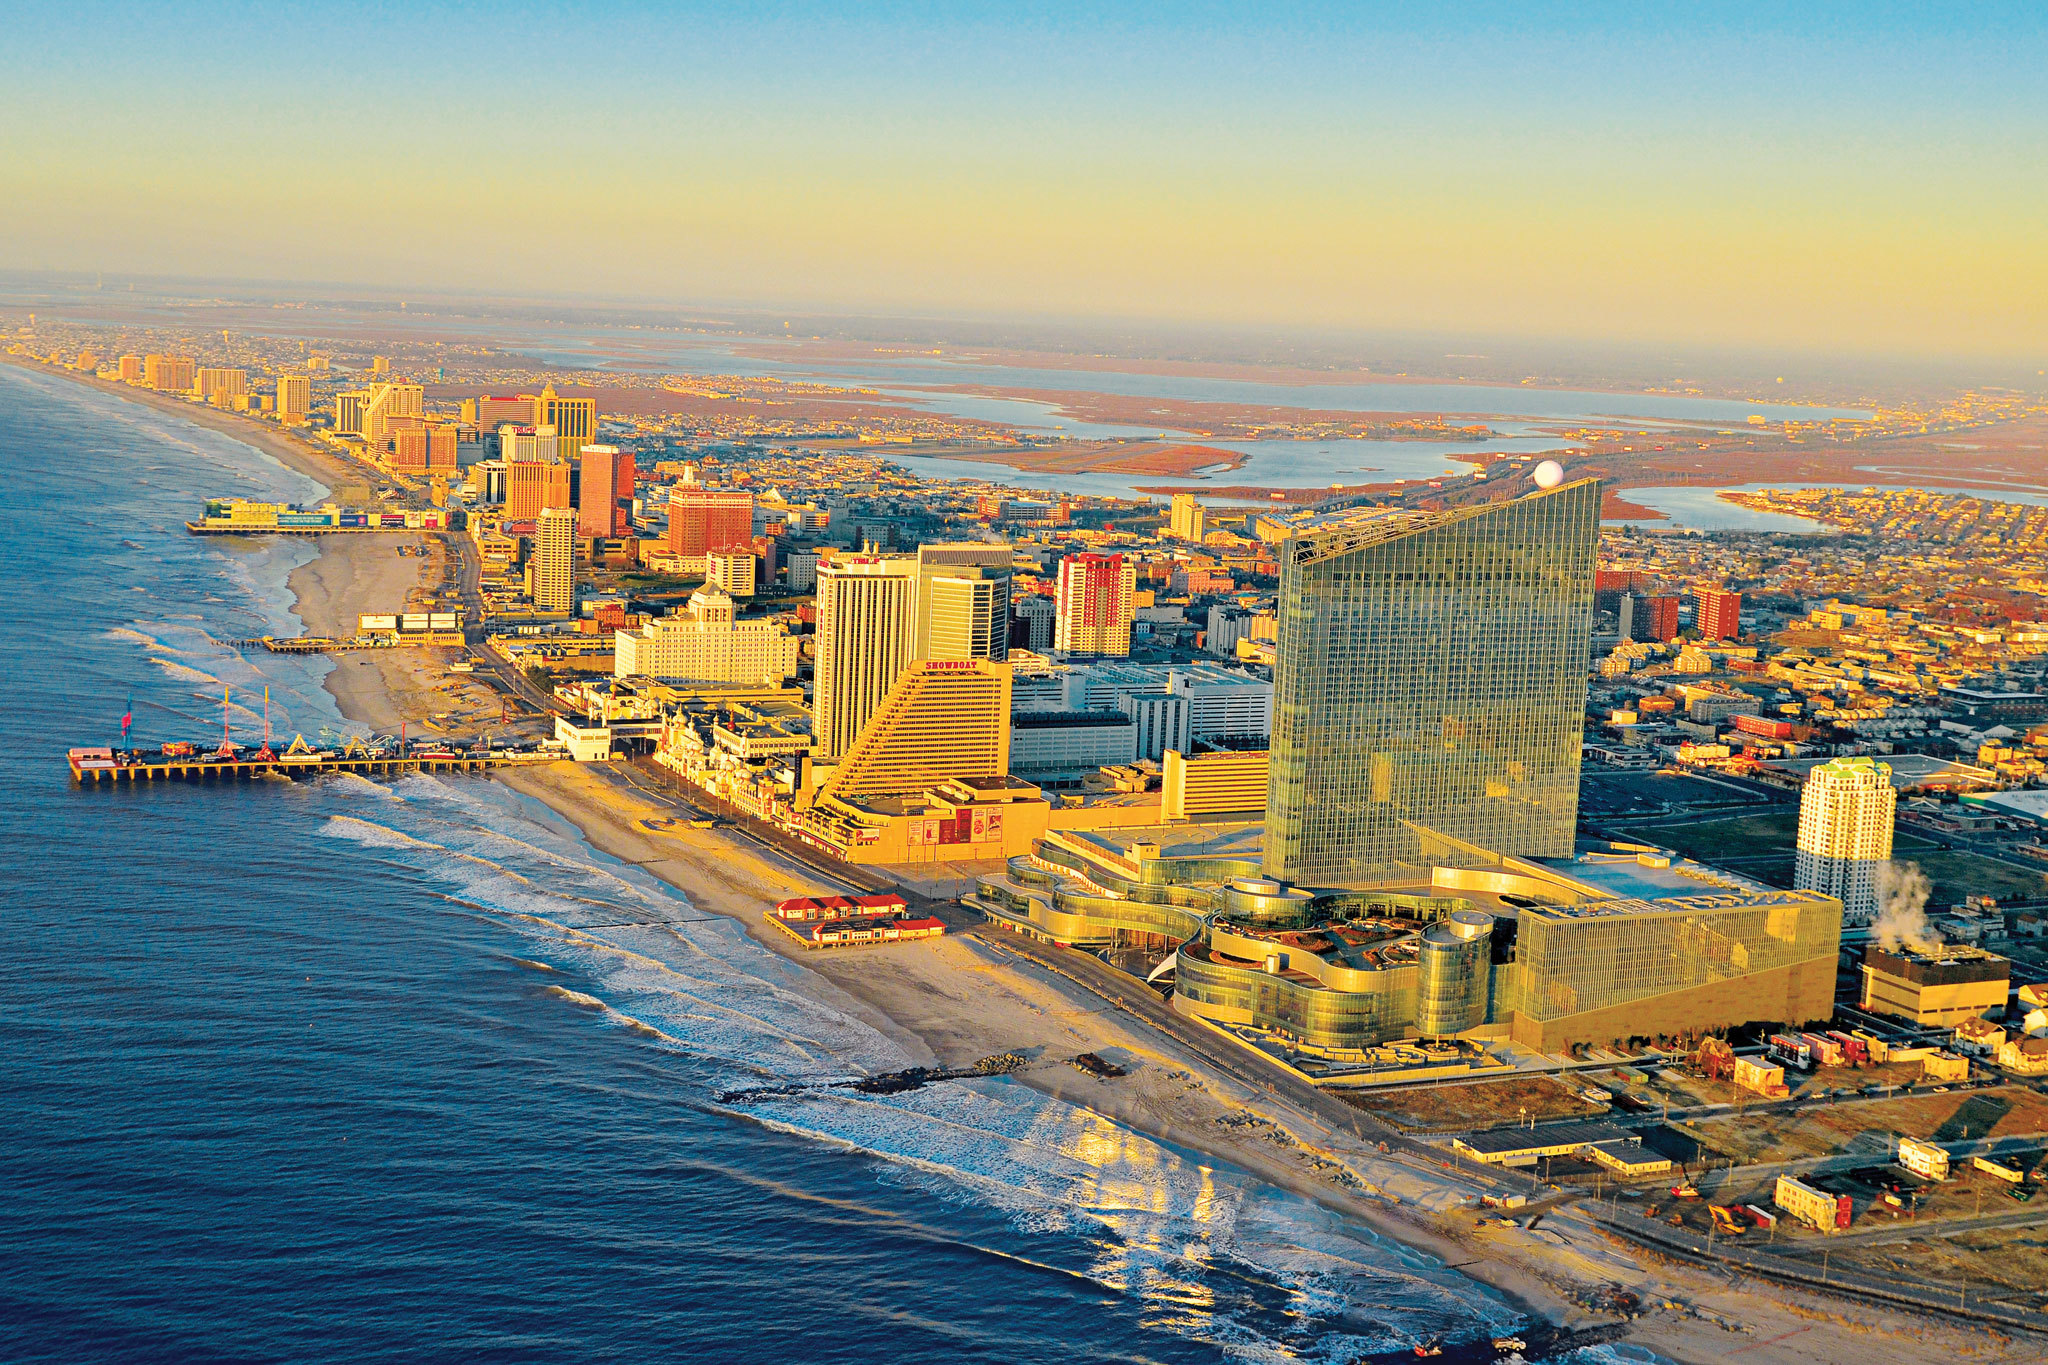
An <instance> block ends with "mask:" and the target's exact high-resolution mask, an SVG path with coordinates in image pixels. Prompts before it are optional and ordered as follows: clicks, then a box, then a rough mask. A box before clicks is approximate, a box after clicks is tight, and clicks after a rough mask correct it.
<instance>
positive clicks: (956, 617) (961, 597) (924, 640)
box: [911, 544, 1016, 660]
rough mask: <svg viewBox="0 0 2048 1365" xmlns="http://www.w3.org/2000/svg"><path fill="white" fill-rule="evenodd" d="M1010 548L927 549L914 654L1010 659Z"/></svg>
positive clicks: (921, 564)
mask: <svg viewBox="0 0 2048 1365" xmlns="http://www.w3.org/2000/svg"><path fill="white" fill-rule="evenodd" d="M1015 558H1016V555H1015V552H1014V551H1013V550H1012V549H1011V548H1010V547H1009V546H1008V545H984V544H964V545H921V546H919V547H918V551H917V607H916V611H917V619H916V623H915V637H914V639H913V641H912V644H911V652H912V654H913V655H914V656H915V657H917V658H920V659H996V660H1002V659H1007V658H1009V657H1010V578H1011V571H1010V565H1011V563H1012V561H1013V560H1014V559H1015Z"/></svg>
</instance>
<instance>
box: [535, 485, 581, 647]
mask: <svg viewBox="0 0 2048 1365" xmlns="http://www.w3.org/2000/svg"><path fill="white" fill-rule="evenodd" d="M563 467H564V468H566V467H567V466H563ZM533 605H534V606H536V607H538V608H540V609H541V610H542V611H574V610H575V609H576V513H575V511H574V510H573V509H571V508H568V507H548V508H543V509H542V511H541V513H540V516H539V518H538V530H537V532H536V534H535V536H534V543H533Z"/></svg>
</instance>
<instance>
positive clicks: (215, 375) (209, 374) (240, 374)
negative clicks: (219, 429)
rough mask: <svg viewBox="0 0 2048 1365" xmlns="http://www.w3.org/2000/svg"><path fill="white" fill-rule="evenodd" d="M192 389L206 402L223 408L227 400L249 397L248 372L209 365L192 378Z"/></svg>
mask: <svg viewBox="0 0 2048 1365" xmlns="http://www.w3.org/2000/svg"><path fill="white" fill-rule="evenodd" d="M192 388H193V390H194V391H195V392H196V393H198V395H199V396H200V397H201V398H202V399H204V400H205V401H206V402H209V403H215V404H220V405H222V406H225V405H226V401H227V400H231V399H236V398H247V397H248V396H249V372H248V371H247V370H230V369H216V368H214V367H213V366H210V365H209V366H207V367H206V368H204V369H201V370H199V371H198V372H197V373H196V374H195V375H194V376H193V379H192Z"/></svg>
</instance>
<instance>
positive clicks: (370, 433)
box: [362, 383, 427, 445]
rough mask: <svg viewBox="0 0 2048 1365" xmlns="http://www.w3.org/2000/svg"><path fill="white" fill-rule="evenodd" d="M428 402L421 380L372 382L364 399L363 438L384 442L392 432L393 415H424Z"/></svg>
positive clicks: (371, 442) (394, 416)
mask: <svg viewBox="0 0 2048 1365" xmlns="http://www.w3.org/2000/svg"><path fill="white" fill-rule="evenodd" d="M426 404H427V391H426V390H425V389H424V388H422V387H421V386H420V385H418V384H398V383H393V384H385V383H378V384H372V385H370V389H369V396H368V398H367V399H365V400H364V403H363V425H362V437H363V439H364V440H365V441H368V442H369V443H370V444H371V445H378V444H381V443H382V442H383V441H384V440H386V439H387V438H388V437H389V436H390V435H391V429H392V419H393V418H397V417H424V416H425V415H426V411H427V406H426Z"/></svg>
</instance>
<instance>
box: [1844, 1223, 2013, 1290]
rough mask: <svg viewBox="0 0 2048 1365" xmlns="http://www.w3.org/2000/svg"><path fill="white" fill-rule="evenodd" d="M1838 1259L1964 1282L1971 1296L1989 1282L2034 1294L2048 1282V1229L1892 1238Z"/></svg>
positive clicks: (1865, 1266) (1897, 1272) (1876, 1268)
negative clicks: (1887, 1244)
mask: <svg viewBox="0 0 2048 1365" xmlns="http://www.w3.org/2000/svg"><path fill="white" fill-rule="evenodd" d="M1987 1207H1988V1206H1987ZM1842 1260H1843V1261H1846V1263H1847V1264H1850V1265H1854V1266H1860V1267H1861V1268H1863V1269H1865V1270H1870V1271H1875V1272H1876V1273H1878V1274H1885V1275H1897V1276H1899V1277H1901V1278H1908V1277H1910V1278H1913V1279H1919V1280H1933V1281H1938V1282H1940V1283H1944V1284H1968V1285H1969V1287H1970V1293H1971V1295H1972V1297H1976V1296H1977V1295H1979V1294H1980V1293H1981V1292H1982V1289H1983V1287H1984V1286H1989V1285H1998V1286H2001V1287H2003V1288H2007V1289H2013V1290H2020V1291H2025V1292H2027V1293H2029V1294H2031V1295H2034V1296H2038V1295H2039V1294H2040V1293H2041V1292H2042V1291H2043V1289H2044V1288H2048V1229H2043V1228H2010V1229H1993V1230H1990V1231H1986V1232H1969V1233H1963V1234H1961V1235H1959V1236H1955V1237H1930V1238H1928V1239H1927V1240H1925V1241H1912V1242H1894V1243H1892V1244H1891V1245H1889V1246H1878V1247H1864V1248H1860V1249H1857V1250H1854V1251H1852V1252H1851V1253H1850V1254H1849V1255H1848V1256H1847V1257H1844V1258H1842ZM2029 1306H2032V1305H2031V1304H2030V1305H2029Z"/></svg>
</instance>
